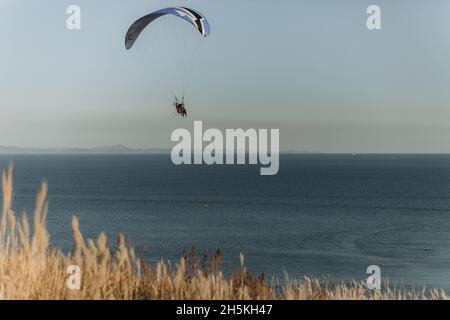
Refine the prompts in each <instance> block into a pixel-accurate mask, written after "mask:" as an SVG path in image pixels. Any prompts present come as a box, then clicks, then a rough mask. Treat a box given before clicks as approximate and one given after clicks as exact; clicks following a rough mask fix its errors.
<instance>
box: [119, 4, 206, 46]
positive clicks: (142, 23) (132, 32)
mask: <svg viewBox="0 0 450 320" xmlns="http://www.w3.org/2000/svg"><path fill="white" fill-rule="evenodd" d="M168 14H170V15H174V16H177V17H179V18H181V19H184V20H186V21H188V22H189V23H191V24H192V25H193V26H194V27H195V28H196V29H197V30H198V31H199V32H200V33H201V35H202V36H203V37H207V36H208V35H209V32H210V29H209V23H208V20H207V19H206V18H205V17H204V16H203V15H202V14H200V13H199V12H197V11H195V10H193V9H189V8H185V7H170V8H165V9H161V10H158V11H155V12H153V13H150V14H148V15H146V16H144V17H142V18H140V19H138V20H137V21H135V22H134V23H133V24H132V25H131V26H130V28H129V29H128V31H127V34H126V36H125V47H126V48H127V50H129V49H131V48H132V47H133V45H134V43H135V42H136V40H137V38H138V37H139V35H140V34H141V32H142V30H144V29H145V28H146V27H147V26H148V25H149V24H150V23H152V22H153V21H154V20H156V19H158V18H159V17H162V16H165V15H168Z"/></svg>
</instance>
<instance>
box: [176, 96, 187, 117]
mask: <svg viewBox="0 0 450 320" xmlns="http://www.w3.org/2000/svg"><path fill="white" fill-rule="evenodd" d="M173 106H174V107H175V109H176V111H177V113H178V114H179V115H180V116H182V117H183V118H184V117H187V112H186V107H185V106H184V96H183V98H182V100H181V103H179V102H178V98H177V97H175V102H174V103H173Z"/></svg>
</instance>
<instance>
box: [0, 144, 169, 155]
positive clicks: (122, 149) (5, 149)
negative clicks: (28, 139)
mask: <svg viewBox="0 0 450 320" xmlns="http://www.w3.org/2000/svg"><path fill="white" fill-rule="evenodd" d="M169 152H170V151H169V150H168V149H162V148H149V149H144V148H142V149H141V148H129V147H127V146H124V145H114V146H105V147H97V148H67V149H64V148H24V147H14V146H0V154H2V153H3V154H5V153H6V154H12V153H16V154H27V153H87V154H89V153H109V154H111V153H114V154H118V153H122V154H128V153H130V154H139V153H142V154H146V153H169Z"/></svg>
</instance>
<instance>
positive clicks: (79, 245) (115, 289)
mask: <svg viewBox="0 0 450 320" xmlns="http://www.w3.org/2000/svg"><path fill="white" fill-rule="evenodd" d="M2 191H3V206H2V215H1V222H0V223H1V224H0V298H1V299H167V300H168V299H171V300H172V299H175V300H178V299H195V300H198V299H208V300H209V299H225V300H229V299H302V300H303V299H321V300H325V299H339V300H341V299H353V300H354V299H358V300H366V299H446V298H447V295H446V293H445V292H444V291H439V290H422V291H408V290H404V289H397V288H392V287H390V286H389V285H388V284H385V287H384V288H383V290H381V291H370V290H367V289H366V286H365V284H364V283H362V282H353V283H351V284H337V285H330V284H329V283H327V282H322V281H319V280H317V279H310V278H304V279H303V280H301V281H298V282H297V281H291V280H288V279H286V281H283V282H282V283H283V285H281V286H278V285H275V283H274V282H273V281H268V280H267V279H266V277H265V276H264V274H263V275H261V276H259V277H255V276H253V275H251V274H250V273H249V272H247V269H246V267H245V265H244V256H243V255H241V267H240V269H239V270H237V272H236V273H234V274H233V275H232V276H230V277H225V276H224V275H223V273H222V271H221V267H220V265H221V258H222V255H221V252H220V251H217V252H215V253H214V254H213V255H211V256H210V257H208V254H207V253H205V254H204V256H203V258H198V257H197V253H196V252H195V250H192V252H190V253H184V254H183V255H182V256H181V258H180V261H179V263H178V264H177V265H176V266H173V267H172V266H171V265H170V264H168V263H165V262H163V261H161V262H159V263H157V264H148V263H145V262H144V258H143V257H142V256H141V257H137V256H136V253H135V251H134V249H133V247H132V246H131V245H130V244H128V243H127V242H126V241H125V239H124V237H123V236H119V237H118V241H117V244H116V245H114V246H110V245H109V244H108V240H107V237H106V235H105V234H104V233H101V234H100V235H99V237H98V239H97V241H93V240H90V239H88V240H85V239H84V238H83V235H82V233H81V232H80V229H79V224H78V220H77V218H76V217H73V219H72V229H73V237H74V250H73V251H72V252H71V253H70V254H65V253H63V252H62V251H61V250H58V249H55V248H51V247H50V246H49V239H50V235H49V233H48V230H47V227H46V218H47V209H48V202H47V184H46V183H43V184H42V186H41V188H40V190H39V191H38V194H37V197H36V206H35V209H34V212H33V224H32V231H31V230H30V229H31V228H30V224H29V221H28V218H27V216H26V215H25V214H24V215H23V217H22V218H21V219H20V220H17V218H16V216H15V215H14V212H13V210H12V203H13V199H12V198H13V181H12V166H10V167H9V168H8V170H7V171H6V172H3V174H2ZM112 247H114V249H112ZM70 265H76V266H79V267H80V270H81V276H82V278H81V279H82V281H81V283H82V285H81V288H80V290H70V289H68V287H67V284H66V282H67V279H68V277H69V275H68V274H67V273H66V270H67V267H68V266H70Z"/></svg>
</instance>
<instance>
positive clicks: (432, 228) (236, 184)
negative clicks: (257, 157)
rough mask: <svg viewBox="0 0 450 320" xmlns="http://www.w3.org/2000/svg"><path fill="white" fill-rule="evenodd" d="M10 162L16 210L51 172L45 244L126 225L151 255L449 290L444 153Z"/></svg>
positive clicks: (449, 182) (449, 214) (449, 175)
mask: <svg viewBox="0 0 450 320" xmlns="http://www.w3.org/2000/svg"><path fill="white" fill-rule="evenodd" d="M10 160H12V161H13V162H14V165H15V180H14V183H15V192H14V195H15V202H14V208H15V211H16V212H22V211H23V210H27V211H28V212H30V211H31V210H32V208H33V206H34V199H35V195H36V191H37V189H38V186H39V184H40V181H42V180H44V179H45V180H47V181H48V182H49V193H50V196H49V201H50V208H49V217H48V226H49V229H50V233H51V242H52V244H53V245H55V246H58V247H61V248H63V249H64V250H71V249H72V248H73V240H72V234H71V228H70V220H71V216H72V215H76V216H77V217H78V218H79V220H80V224H81V229H82V231H83V233H84V235H85V237H93V238H96V237H97V235H98V234H99V233H100V232H101V231H105V232H106V233H107V235H109V236H110V237H111V241H113V242H114V241H115V235H117V234H118V233H122V234H124V235H125V236H126V237H127V238H128V239H130V240H131V242H132V243H133V244H134V245H135V246H136V247H137V248H138V250H139V249H140V248H142V247H143V246H147V247H148V253H147V257H148V258H149V259H150V260H151V261H158V260H159V259H160V258H164V259H167V260H170V261H171V262H172V263H176V262H177V261H178V259H179V257H180V254H181V253H182V250H183V249H190V248H191V247H192V246H196V247H197V248H198V250H199V251H203V249H205V248H208V249H209V250H210V251H213V250H214V249H217V248H221V249H222V251H223V253H224V268H225V271H227V272H229V271H230V270H232V269H234V268H236V267H237V266H238V265H239V253H240V252H243V253H244V254H245V259H246V260H245V261H246V265H247V267H248V269H249V270H250V271H252V272H254V273H260V272H263V271H264V272H266V273H268V274H269V275H270V276H275V277H278V278H280V279H284V272H287V273H288V274H289V275H290V277H291V278H302V277H303V276H304V275H309V276H319V277H322V278H324V277H329V278H332V279H335V280H348V279H365V278H366V277H367V275H366V269H367V267H368V266H369V265H373V264H375V265H378V266H380V267H381V272H382V276H383V277H388V278H389V279H390V280H391V281H398V282H402V283H403V284H405V285H416V286H423V285H426V286H428V287H430V286H431V287H443V288H446V289H448V290H450V155H362V156H352V155H308V154H305V155H283V156H282V157H281V160H280V161H281V162H280V173H279V174H278V175H277V176H265V177H263V176H260V175H259V168H258V167H257V166H212V167H208V166H178V167H177V166H174V165H173V164H172V163H171V161H170V157H169V156H168V155H1V156H0V166H1V167H3V168H4V167H5V166H6V165H7V163H8V161H10Z"/></svg>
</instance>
